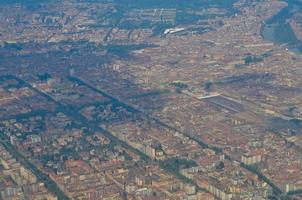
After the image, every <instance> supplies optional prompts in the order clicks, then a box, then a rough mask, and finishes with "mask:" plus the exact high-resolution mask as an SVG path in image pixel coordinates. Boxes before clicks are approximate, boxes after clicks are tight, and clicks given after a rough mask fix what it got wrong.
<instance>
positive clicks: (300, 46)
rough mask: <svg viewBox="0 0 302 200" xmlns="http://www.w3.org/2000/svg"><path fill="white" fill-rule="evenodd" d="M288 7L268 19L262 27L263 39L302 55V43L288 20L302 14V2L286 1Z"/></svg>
mask: <svg viewBox="0 0 302 200" xmlns="http://www.w3.org/2000/svg"><path fill="white" fill-rule="evenodd" d="M285 2H287V3H288V6H287V7H285V8H283V9H282V10H280V11H279V12H278V13H277V14H276V15H274V16H273V17H272V18H270V19H268V20H267V21H266V22H265V24H264V25H263V27H262V30H261V34H262V37H263V38H264V39H265V40H267V41H270V42H273V43H275V44H278V45H282V46H284V47H286V48H288V49H290V50H291V51H293V52H295V53H302V41H300V40H298V39H297V37H296V35H295V33H294V31H293V29H292V27H291V26H290V24H289V22H288V20H289V19H290V18H291V17H292V16H293V15H294V14H295V13H296V12H302V1H301V0H285Z"/></svg>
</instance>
